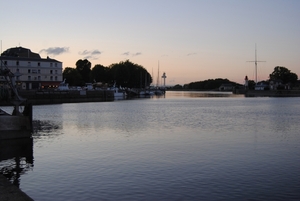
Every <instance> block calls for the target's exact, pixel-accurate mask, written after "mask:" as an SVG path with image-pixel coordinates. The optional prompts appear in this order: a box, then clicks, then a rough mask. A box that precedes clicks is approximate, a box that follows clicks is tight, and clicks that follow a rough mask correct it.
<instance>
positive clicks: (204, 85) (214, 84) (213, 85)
mask: <svg viewBox="0 0 300 201" xmlns="http://www.w3.org/2000/svg"><path fill="white" fill-rule="evenodd" d="M222 84H232V85H234V86H235V85H238V84H237V83H234V82H231V81H229V80H228V79H222V78H217V79H208V80H204V81H198V82H191V83H190V84H188V87H187V88H188V89H192V90H216V89H218V88H219V87H220V86H221V85H222Z"/></svg>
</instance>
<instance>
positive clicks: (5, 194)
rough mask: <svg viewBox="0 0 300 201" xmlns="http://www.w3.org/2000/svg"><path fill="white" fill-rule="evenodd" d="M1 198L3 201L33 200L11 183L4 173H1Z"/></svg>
mask: <svg viewBox="0 0 300 201" xmlns="http://www.w3.org/2000/svg"><path fill="white" fill-rule="evenodd" d="M0 200H1V201H33V199H32V198H30V197H29V196H28V195H26V194H25V193H24V192H23V191H21V190H20V189H19V188H18V187H16V186H14V185H13V184H11V183H10V182H9V181H8V180H7V179H6V178H5V177H4V176H3V175H2V174H0Z"/></svg>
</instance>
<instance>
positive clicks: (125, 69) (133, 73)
mask: <svg viewBox="0 0 300 201" xmlns="http://www.w3.org/2000/svg"><path fill="white" fill-rule="evenodd" d="M109 68H110V72H111V75H112V79H113V82H116V84H117V85H118V86H123V87H129V88H140V87H145V85H146V86H149V85H150V83H152V77H151V75H150V74H149V73H148V72H147V70H146V69H145V68H144V67H143V66H140V65H138V64H134V63H132V62H130V61H129V60H126V61H124V62H123V61H122V62H119V63H116V64H112V65H110V67H109Z"/></svg>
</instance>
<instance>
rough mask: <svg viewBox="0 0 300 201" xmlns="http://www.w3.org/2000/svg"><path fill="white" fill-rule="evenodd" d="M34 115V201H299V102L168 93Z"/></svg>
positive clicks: (44, 109)
mask: <svg viewBox="0 0 300 201" xmlns="http://www.w3.org/2000/svg"><path fill="white" fill-rule="evenodd" d="M33 109H34V117H33V118H34V123H35V127H36V130H35V132H34V134H33V143H32V145H31V146H32V152H31V154H32V157H33V160H32V162H31V163H32V164H31V165H29V168H27V169H26V171H25V172H24V173H23V174H22V175H21V176H20V177H19V183H20V188H21V189H22V190H23V191H24V192H26V193H27V194H28V195H29V196H30V197H32V198H33V199H34V200H36V201H39V200H42V201H47V200H58V201H60V200H61V201H63V200H300V191H299V189H300V171H299V170H300V169H299V168H300V124H299V119H300V98H244V97H241V96H232V95H230V94H226V93H225V94H214V93H211V94H206V93H201V92H169V91H168V92H167V94H166V95H165V96H164V97H160V98H156V97H153V98H143V99H135V100H122V101H114V102H99V103H76V104H57V105H41V106H34V108H33ZM29 152H30V151H29ZM3 162H7V161H2V163H3ZM0 164H1V162H0Z"/></svg>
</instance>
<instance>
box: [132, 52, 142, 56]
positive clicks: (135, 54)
mask: <svg viewBox="0 0 300 201" xmlns="http://www.w3.org/2000/svg"><path fill="white" fill-rule="evenodd" d="M141 54H142V53H141V52H137V53H134V54H132V56H133V57H136V56H139V55H141Z"/></svg>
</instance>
